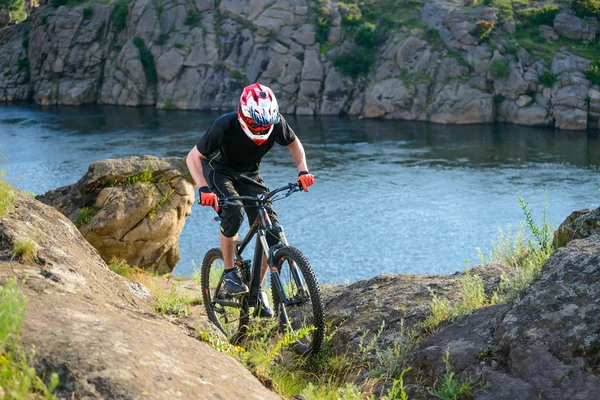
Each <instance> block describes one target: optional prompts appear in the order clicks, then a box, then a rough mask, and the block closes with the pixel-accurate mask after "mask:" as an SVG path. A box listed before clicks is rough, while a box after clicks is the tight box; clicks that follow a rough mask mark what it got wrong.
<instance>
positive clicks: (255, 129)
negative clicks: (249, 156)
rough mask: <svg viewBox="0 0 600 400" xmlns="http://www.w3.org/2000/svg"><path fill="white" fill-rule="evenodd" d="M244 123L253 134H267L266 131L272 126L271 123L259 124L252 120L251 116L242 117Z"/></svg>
mask: <svg viewBox="0 0 600 400" xmlns="http://www.w3.org/2000/svg"><path fill="white" fill-rule="evenodd" d="M244 119H245V122H246V125H247V126H248V129H250V131H252V133H253V134H255V135H267V134H268V133H270V132H271V128H272V127H273V124H268V125H263V124H259V123H257V122H256V121H254V120H253V119H251V118H244Z"/></svg>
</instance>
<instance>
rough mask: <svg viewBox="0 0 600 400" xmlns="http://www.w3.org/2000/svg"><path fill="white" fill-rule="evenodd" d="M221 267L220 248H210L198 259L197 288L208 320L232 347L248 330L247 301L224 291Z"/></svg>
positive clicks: (245, 298) (242, 297) (248, 314)
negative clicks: (198, 284)
mask: <svg viewBox="0 0 600 400" xmlns="http://www.w3.org/2000/svg"><path fill="white" fill-rule="evenodd" d="M224 266H225V264H224V262H223V253H221V249H219V248H214V249H210V250H209V251H208V252H207V253H206V255H205V256H204V260H202V270H201V285H200V286H201V290H202V299H203V300H204V307H205V309H206V314H207V315H208V319H209V320H210V321H211V322H212V323H213V324H215V326H216V327H217V328H219V330H220V331H221V332H223V334H224V335H225V336H226V337H227V339H228V340H229V342H230V343H232V344H235V343H237V342H238V341H239V340H240V339H241V338H242V337H243V335H244V334H245V332H246V329H247V327H248V320H249V318H250V313H249V311H248V309H249V307H248V298H247V296H245V295H242V296H232V295H230V294H228V293H226V292H225V289H224V288H223V282H222V276H223V269H224Z"/></svg>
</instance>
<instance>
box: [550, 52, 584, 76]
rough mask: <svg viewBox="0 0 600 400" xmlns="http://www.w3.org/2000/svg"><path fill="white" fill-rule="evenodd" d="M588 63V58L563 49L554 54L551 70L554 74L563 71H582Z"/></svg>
mask: <svg viewBox="0 0 600 400" xmlns="http://www.w3.org/2000/svg"><path fill="white" fill-rule="evenodd" d="M590 65H591V61H590V60H588V59H586V58H583V57H580V56H577V55H575V54H573V53H571V52H569V51H565V50H563V51H561V52H559V53H557V54H556V55H555V56H554V59H553V60H552V67H551V71H552V73H553V74H554V75H556V76H558V75H560V74H562V73H563V72H574V71H584V70H586V69H588V68H589V67H590Z"/></svg>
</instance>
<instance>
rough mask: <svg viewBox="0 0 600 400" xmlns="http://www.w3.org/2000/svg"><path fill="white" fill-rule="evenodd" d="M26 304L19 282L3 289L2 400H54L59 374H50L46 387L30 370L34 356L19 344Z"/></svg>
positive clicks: (0, 340) (0, 291) (0, 290)
mask: <svg viewBox="0 0 600 400" xmlns="http://www.w3.org/2000/svg"><path fill="white" fill-rule="evenodd" d="M27 302H28V299H27V297H25V295H24V294H23V293H22V292H21V291H20V290H19V288H18V285H17V281H16V279H14V278H11V279H9V280H8V281H7V282H6V283H5V284H4V286H0V391H1V394H2V396H0V397H2V398H3V399H7V400H17V399H44V400H52V399H54V396H53V395H52V392H53V391H54V389H55V388H56V387H57V386H58V383H59V380H58V375H57V374H56V373H53V374H51V375H50V380H49V382H48V383H47V384H46V383H45V382H44V381H43V380H42V379H41V378H40V377H38V375H37V373H36V371H35V369H34V368H32V367H30V364H31V357H32V355H33V353H32V352H30V353H29V355H28V354H27V353H26V352H25V351H24V350H23V349H22V348H20V347H19V344H18V342H19V336H20V334H21V326H22V324H23V319H24V318H25V310H26V308H27Z"/></svg>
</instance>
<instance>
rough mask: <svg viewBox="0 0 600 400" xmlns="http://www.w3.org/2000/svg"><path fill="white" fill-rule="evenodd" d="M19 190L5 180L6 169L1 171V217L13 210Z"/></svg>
mask: <svg viewBox="0 0 600 400" xmlns="http://www.w3.org/2000/svg"><path fill="white" fill-rule="evenodd" d="M16 198H17V192H16V190H14V189H13V188H11V187H10V185H9V184H8V183H6V182H5V181H4V171H0V217H2V216H3V215H4V214H6V213H7V212H9V211H10V210H12V208H13V206H14V203H15V199H16Z"/></svg>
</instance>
